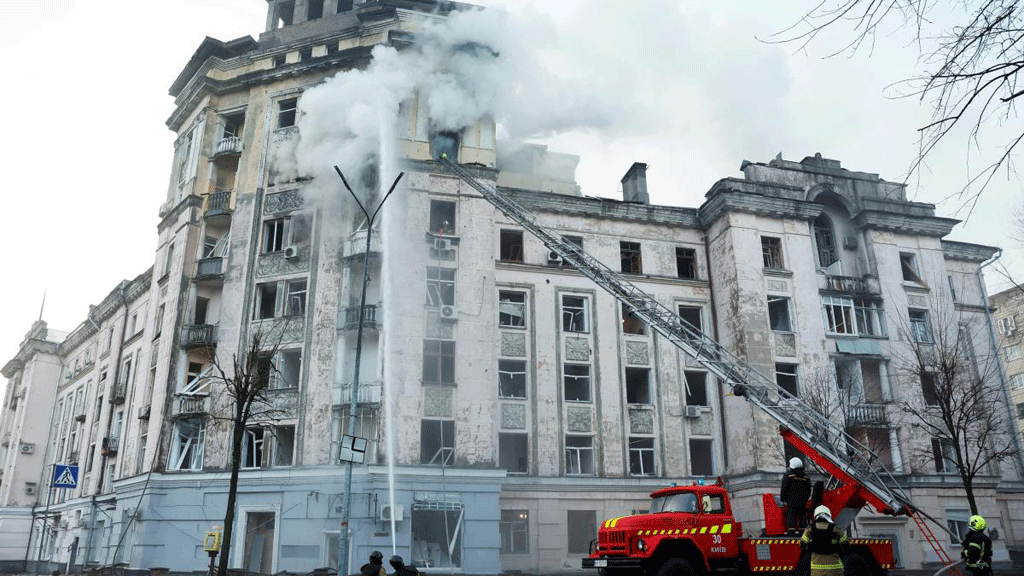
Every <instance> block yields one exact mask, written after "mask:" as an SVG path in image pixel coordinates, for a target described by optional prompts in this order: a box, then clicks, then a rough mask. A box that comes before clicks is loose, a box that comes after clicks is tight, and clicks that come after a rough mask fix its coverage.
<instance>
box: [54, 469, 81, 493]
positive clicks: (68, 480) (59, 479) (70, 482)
mask: <svg viewBox="0 0 1024 576" xmlns="http://www.w3.org/2000/svg"><path fill="white" fill-rule="evenodd" d="M53 487H54V488H77V487H78V466H71V465H70V464H54V465H53Z"/></svg>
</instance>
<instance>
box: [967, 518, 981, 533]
mask: <svg viewBox="0 0 1024 576" xmlns="http://www.w3.org/2000/svg"><path fill="white" fill-rule="evenodd" d="M967 525H968V526H970V527H971V530H974V531H975V532H981V531H983V530H985V526H986V524H985V519H984V518H982V517H981V516H978V515H977V514H975V515H974V516H971V519H970V520H968V521H967Z"/></svg>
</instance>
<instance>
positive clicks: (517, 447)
mask: <svg viewBox="0 0 1024 576" xmlns="http://www.w3.org/2000/svg"><path fill="white" fill-rule="evenodd" d="M529 444H530V443H529V438H528V436H527V435H526V434H523V433H519V432H516V433H512V432H502V433H500V434H498V467H499V468H503V469H505V470H507V471H508V472H509V473H511V474H526V473H527V472H529V462H530V458H529Z"/></svg>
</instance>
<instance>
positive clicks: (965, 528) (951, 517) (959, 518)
mask: <svg viewBox="0 0 1024 576" xmlns="http://www.w3.org/2000/svg"><path fill="white" fill-rule="evenodd" d="M969 514H970V511H969V510H946V526H948V527H949V543H950V544H954V545H959V544H960V543H961V542H963V541H964V538H966V537H967V533H968V532H969V531H970V529H971V528H970V525H969V524H968V520H969V519H970V518H969V517H968V515H969Z"/></svg>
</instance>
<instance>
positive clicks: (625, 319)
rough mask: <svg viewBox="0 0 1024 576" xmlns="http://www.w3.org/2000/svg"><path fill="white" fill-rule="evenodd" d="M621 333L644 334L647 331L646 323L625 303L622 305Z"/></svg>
mask: <svg viewBox="0 0 1024 576" xmlns="http://www.w3.org/2000/svg"><path fill="white" fill-rule="evenodd" d="M622 333H623V334H638V335H644V334H646V333H647V324H645V323H644V321H643V320H641V319H640V317H639V316H637V315H636V314H634V313H633V309H632V308H630V307H629V306H628V305H627V304H623V305H622Z"/></svg>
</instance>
